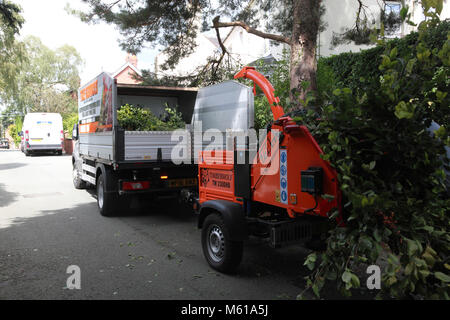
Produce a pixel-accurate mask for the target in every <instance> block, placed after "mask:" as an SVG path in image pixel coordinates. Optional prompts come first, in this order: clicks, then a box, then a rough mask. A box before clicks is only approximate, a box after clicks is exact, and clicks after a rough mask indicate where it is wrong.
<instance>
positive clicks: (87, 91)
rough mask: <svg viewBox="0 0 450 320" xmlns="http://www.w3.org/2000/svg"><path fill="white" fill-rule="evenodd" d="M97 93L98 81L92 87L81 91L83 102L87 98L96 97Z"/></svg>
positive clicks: (89, 86)
mask: <svg viewBox="0 0 450 320" xmlns="http://www.w3.org/2000/svg"><path fill="white" fill-rule="evenodd" d="M97 93H98V81H97V80H95V81H94V82H92V83H91V84H90V85H88V86H86V87H84V88H83V89H81V90H80V98H81V101H84V100H86V99H87V98H90V97H92V96H95V95H96V94H97Z"/></svg>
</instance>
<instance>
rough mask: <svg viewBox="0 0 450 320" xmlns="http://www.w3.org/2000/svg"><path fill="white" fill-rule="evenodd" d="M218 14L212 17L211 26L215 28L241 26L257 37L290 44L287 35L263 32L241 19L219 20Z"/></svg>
mask: <svg viewBox="0 0 450 320" xmlns="http://www.w3.org/2000/svg"><path fill="white" fill-rule="evenodd" d="M219 20H220V16H217V17H215V18H214V19H213V26H214V28H215V29H216V30H217V29H218V28H226V27H241V28H243V29H245V30H246V31H247V32H248V33H251V34H254V35H256V36H258V37H261V38H265V39H270V40H274V41H278V42H284V43H287V44H288V45H291V39H289V38H287V37H283V36H280V35H277V34H271V33H265V32H262V31H259V30H256V29H255V28H252V27H250V26H249V25H247V24H245V23H244V22H242V21H232V22H220V21H219Z"/></svg>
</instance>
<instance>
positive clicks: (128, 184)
mask: <svg viewBox="0 0 450 320" xmlns="http://www.w3.org/2000/svg"><path fill="white" fill-rule="evenodd" d="M148 188H150V182H149V181H124V182H123V183H122V190H145V189H148Z"/></svg>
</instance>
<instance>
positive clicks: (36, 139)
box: [31, 138, 42, 141]
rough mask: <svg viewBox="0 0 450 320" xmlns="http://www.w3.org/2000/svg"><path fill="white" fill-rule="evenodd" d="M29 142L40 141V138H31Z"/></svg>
mask: <svg viewBox="0 0 450 320" xmlns="http://www.w3.org/2000/svg"><path fill="white" fill-rule="evenodd" d="M31 141H42V138H31Z"/></svg>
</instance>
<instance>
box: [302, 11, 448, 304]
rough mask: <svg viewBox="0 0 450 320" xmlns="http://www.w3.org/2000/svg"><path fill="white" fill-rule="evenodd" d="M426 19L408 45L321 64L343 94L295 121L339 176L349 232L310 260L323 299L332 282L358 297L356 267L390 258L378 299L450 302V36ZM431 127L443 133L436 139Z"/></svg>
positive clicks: (336, 92)
mask: <svg viewBox="0 0 450 320" xmlns="http://www.w3.org/2000/svg"><path fill="white" fill-rule="evenodd" d="M428 14H429V15H430V17H431V19H429V20H427V21H424V22H422V23H421V24H420V26H419V32H418V33H415V34H411V35H409V36H408V37H406V38H405V39H400V40H395V41H389V42H387V43H381V44H380V45H379V46H377V47H376V48H373V49H370V50H367V51H364V52H361V53H358V54H355V53H345V54H342V55H339V56H335V57H332V58H330V59H329V60H326V59H325V60H323V61H322V62H323V63H324V64H326V65H328V66H329V67H331V68H332V69H333V71H334V74H335V75H336V78H337V82H336V88H335V89H333V91H332V92H324V95H325V96H326V97H327V101H328V103H326V104H324V105H320V106H318V107H317V109H316V110H315V111H313V110H309V111H308V113H307V114H305V115H303V116H301V117H297V118H296V120H297V121H298V122H300V123H302V124H305V125H307V126H308V127H309V129H310V131H311V132H312V134H313V135H314V137H315V138H316V139H317V140H318V142H319V144H320V145H321V147H322V149H323V151H324V155H323V158H324V159H326V160H328V161H330V163H331V164H332V165H333V166H334V167H335V169H336V171H337V173H338V179H339V184H340V189H341V190H342V194H343V199H344V203H343V206H344V218H345V226H340V227H336V228H332V229H330V231H329V234H328V238H327V249H326V251H325V252H323V253H312V254H311V255H310V256H308V258H307V260H306V261H305V265H306V266H307V267H308V268H309V269H310V270H311V271H312V273H311V275H310V276H309V277H308V278H307V283H308V288H311V289H312V290H313V292H314V293H315V294H316V295H317V296H319V295H320V290H321V289H322V288H323V286H324V284H325V283H326V282H327V281H330V280H332V281H335V282H334V283H336V285H337V288H338V289H339V290H340V292H341V293H342V294H343V295H347V296H348V295H351V292H352V289H353V288H358V287H360V286H361V280H360V278H359V275H358V272H357V270H358V269H359V267H361V266H362V265H371V264H379V263H380V257H381V256H382V255H386V258H387V262H386V266H385V267H383V269H382V291H381V292H380V294H379V296H380V297H396V298H400V297H413V298H429V299H430V298H431V299H437V298H445V299H449V298H450V297H449V295H448V290H449V283H450V275H449V270H450V261H449V249H450V234H449V230H450V229H449V227H450V216H449V213H450V212H449V211H450V210H449V208H450V197H449V195H450V193H449V190H448V189H447V188H449V186H446V175H445V172H444V168H445V167H447V168H448V165H449V159H448V158H447V156H446V152H445V145H447V146H449V145H450V138H449V120H450V112H449V105H450V99H449V95H448V92H449V91H450V88H449V84H450V80H449V78H450V72H449V71H450V70H449V67H450V61H449V53H450V28H449V23H448V21H445V22H439V21H438V19H437V16H436V15H435V14H434V13H428ZM374 61H376V63H374ZM316 111H318V112H319V113H320V120H317V119H318V117H317V113H316ZM433 120H434V121H436V122H438V123H439V124H440V125H441V128H440V129H439V130H438V131H436V132H435V134H434V135H430V133H429V132H428V131H427V128H428V127H429V126H430V124H431V122H432V121H433ZM336 216H337V212H333V213H331V214H330V219H331V220H332V221H334V218H335V217H336Z"/></svg>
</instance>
